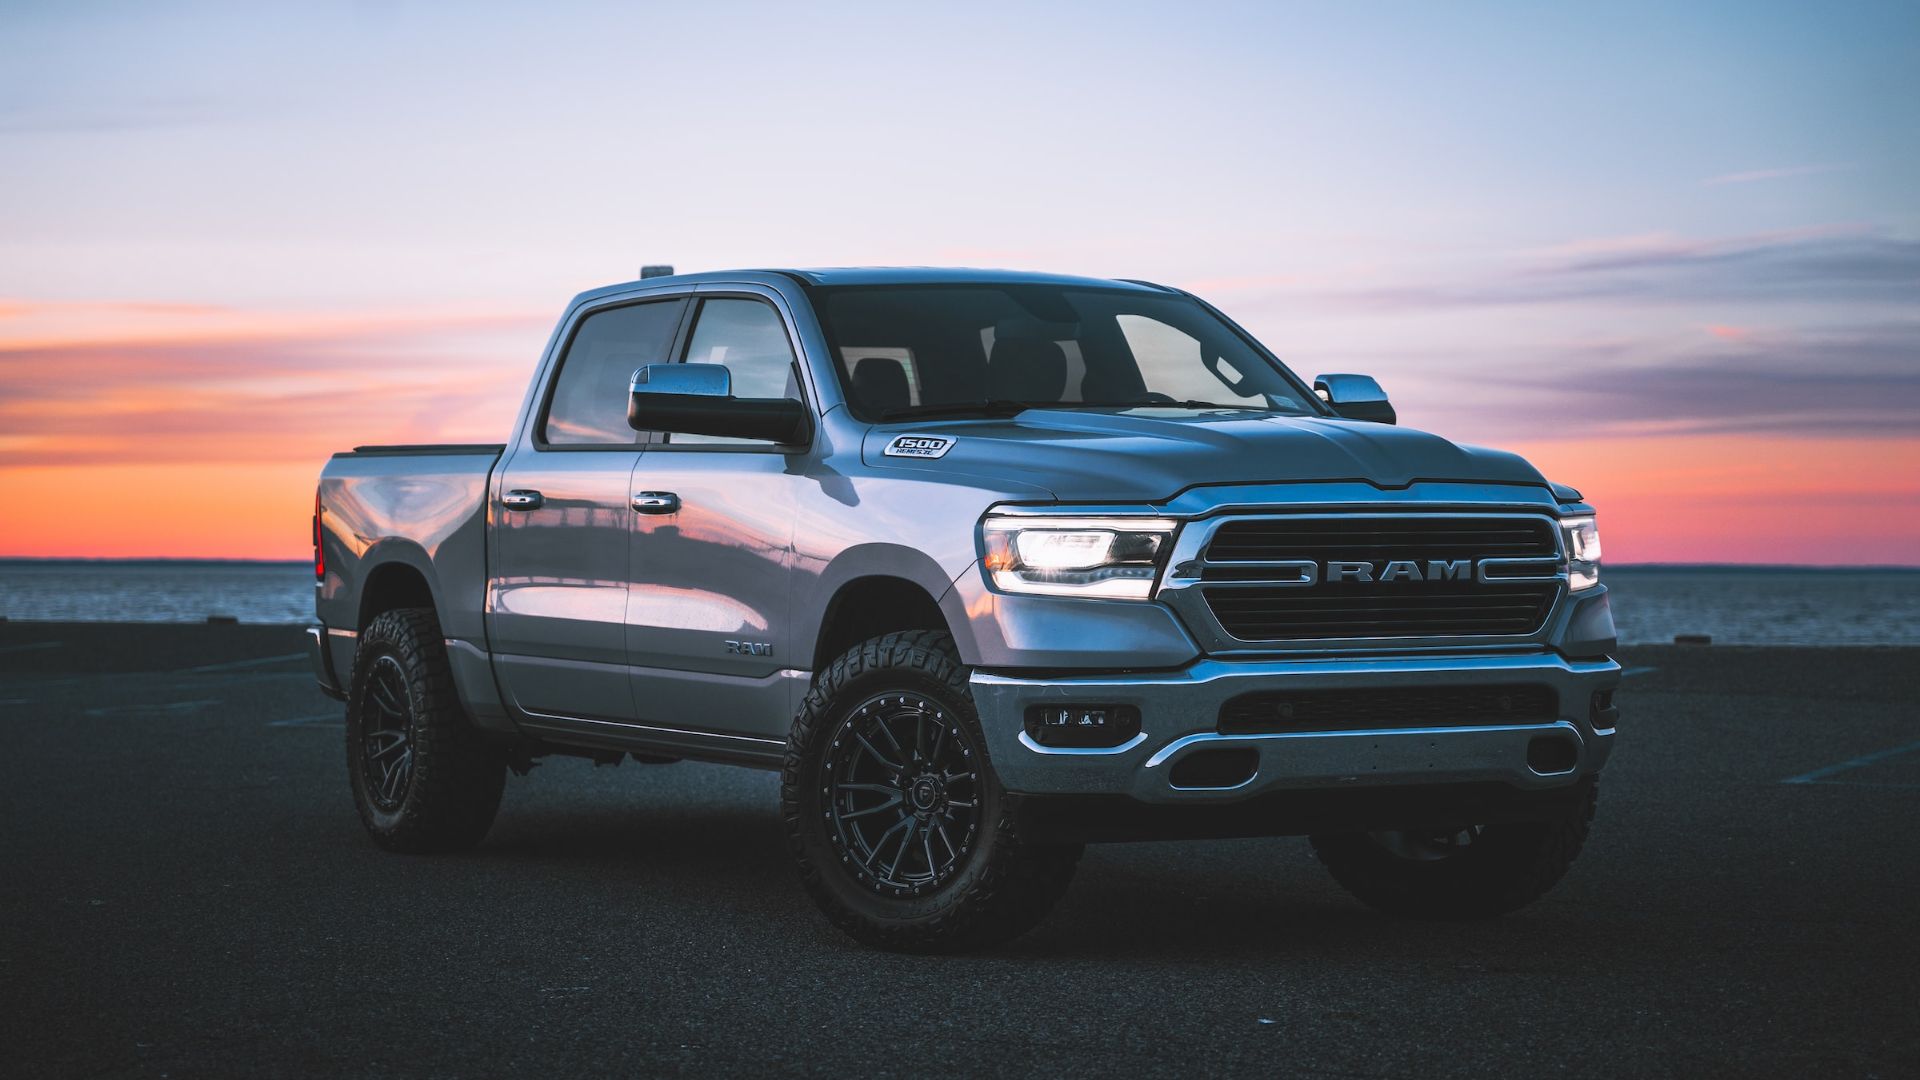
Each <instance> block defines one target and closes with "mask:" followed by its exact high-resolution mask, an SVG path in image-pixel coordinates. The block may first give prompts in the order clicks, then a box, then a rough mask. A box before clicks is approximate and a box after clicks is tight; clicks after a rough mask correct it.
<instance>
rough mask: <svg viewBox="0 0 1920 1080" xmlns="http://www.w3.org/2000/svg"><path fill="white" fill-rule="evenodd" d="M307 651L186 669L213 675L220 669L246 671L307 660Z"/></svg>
mask: <svg viewBox="0 0 1920 1080" xmlns="http://www.w3.org/2000/svg"><path fill="white" fill-rule="evenodd" d="M306 658H307V654H306V653H288V654H287V655H285V656H262V657H260V658H258V659H255V660H235V661H232V662H231V663H226V664H208V665H206V666H204V667H190V668H187V669H186V673H187V674H189V675H211V674H213V673H215V672H220V671H245V670H246V669H247V668H256V667H266V666H267V665H269V664H287V663H292V662H293V661H295V660H305V659H306Z"/></svg>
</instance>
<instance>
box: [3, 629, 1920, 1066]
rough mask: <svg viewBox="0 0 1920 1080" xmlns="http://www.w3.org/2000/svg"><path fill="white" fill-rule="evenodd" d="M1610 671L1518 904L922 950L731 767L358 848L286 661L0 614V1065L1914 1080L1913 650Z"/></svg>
mask: <svg viewBox="0 0 1920 1080" xmlns="http://www.w3.org/2000/svg"><path fill="white" fill-rule="evenodd" d="M1624 661H1625V662H1626V663H1627V664H1629V666H1630V667H1631V668H1633V669H1634V670H1633V671H1632V672H1631V676H1630V678H1629V679H1628V680H1627V684H1626V689H1625V691H1624V692H1623V693H1622V694H1621V695H1620V704H1621V707H1622V709H1623V712H1624V718H1623V721H1622V726H1621V733H1620V735H1619V739H1620V742H1619V744H1618V749H1617V750H1616V752H1615V754H1614V757H1613V763H1612V765H1611V766H1610V767H1609V768H1608V771H1607V773H1606V775H1605V778H1604V781H1603V783H1602V785H1601V793H1600V809H1599V815H1598V817H1597V819H1596V822H1595V827H1594V832H1593V836H1592V839H1591V841H1590V842H1589V844H1588V846H1587V849H1586V852H1585V853H1584V854H1583V855H1582V856H1581V858H1580V860H1579V862H1578V863H1577V864H1576V865H1575V866H1574V868H1573V871H1572V872H1571V873H1570V874H1569V876H1568V877H1567V879H1566V880H1565V881H1564V882H1562V884H1561V885H1560V887H1559V888H1558V889H1556V890H1555V891H1554V892H1553V893H1551V894H1550V895H1549V896H1548V897H1547V898H1546V899H1544V900H1542V901H1541V902H1540V903H1538V904H1536V905H1535V906H1533V907H1531V908H1529V909H1527V910H1525V911H1523V912H1521V913H1518V914H1516V915H1513V916H1509V917H1507V918H1504V919H1499V920H1496V921H1492V922H1485V923H1475V924H1466V925H1458V924H1446V923H1439V924H1436V923H1422V922H1409V921H1398V920H1394V919H1390V918H1386V917H1383V916H1380V915H1376V914H1374V913H1372V912H1370V911H1369V910H1367V909H1365V908H1363V907H1361V906H1360V905H1359V904H1358V903H1356V902H1354V901H1352V900H1351V899H1349V898H1348V897H1347V896H1346V895H1345V894H1344V893H1342V892H1341V891H1340V890H1339V889H1338V888H1337V887H1336V886H1335V885H1334V884H1333V882H1332V880H1331V879H1329V878H1328V877H1327V876H1326V874H1325V873H1324V872H1323V871H1322V870H1321V869H1320V867H1319V866H1318V865H1317V864H1316V863H1315V862H1314V861H1313V860H1312V859H1311V857H1310V855H1309V854H1308V850H1307V846H1306V843H1305V841H1303V840H1297V839H1275V840H1239V841H1227V842H1219V843H1205V844H1162V843H1155V844H1137V845H1109V846H1097V847H1093V848H1090V849H1089V850H1088V853H1087V856H1086V858H1085V859H1084V860H1083V861H1082V863H1081V867H1080V872H1079V876H1078V877H1077V878H1076V880H1075V882H1074V885H1073V888H1072V889H1071V890H1070V891H1069V893H1068V895H1067V897H1066V899H1065V901H1064V902H1063V903H1061V905H1060V906H1059V907H1058V908H1056V909H1055V911H1054V912H1053V914H1052V915H1051V916H1050V917H1049V918H1048V919H1047V921H1046V922H1045V923H1043V924H1042V925H1041V926H1040V928H1039V929H1038V930H1036V931H1035V932H1034V933H1032V934H1030V935H1028V936H1026V937H1024V938H1022V939H1020V940H1019V941H1017V942H1014V943H1013V944H1011V945H1009V946H1006V947H1004V948H1001V949H999V950H997V951H994V952H991V953H987V954H982V955H972V956H960V957H939V958H926V957H908V956H895V955H888V954H884V953H877V952H872V951H869V950H867V949H864V948H862V947H861V946H859V945H856V944H854V943H853V942H852V941H850V940H848V939H846V938H844V937H842V936H841V935H840V934H839V933H838V932H837V931H835V930H833V929H832V928H831V927H830V926H829V925H828V924H827V923H826V921H825V920H824V919H823V918H822V917H821V916H820V915H819V914H818V913H817V912H816V911H815V909H814V908H813V905H812V904H811V903H810V902H809V901H808V899H807V898H806V896H805V895H804V894H803V893H802V891H801V889H800V887H799V885H798V883H797V882H796V881H795V879H794V878H793V876H792V873H791V871H790V870H789V868H788V865H787V859H786V853H785V849H784V847H783V845H782V842H781V835H780V826H779V821H778V817H777V814H776V806H775V802H776V796H777V781H776V778H775V777H774V776H773V775H772V774H770V773H760V772H752V771H747V770H740V769H731V768H725V767H721V766H709V765H700V764H692V763H681V764H675V765H639V764H635V763H632V762H629V763H627V764H625V765H622V766H620V767H618V768H612V767H598V768H596V767H595V766H593V765H592V764H590V763H588V762H585V761H581V760H573V759H549V760H548V761H547V762H545V763H544V764H542V766H541V767H540V768H538V769H536V770H535V771H534V773H533V774H532V775H531V776H529V777H526V778H523V779H515V780H512V781H510V784H509V787H508V789H507V796H506V801H505V804H504V806H503V808H502V810H501V814H500V818H499V821H498V822H497V824H496V825H495V826H494V829H493V832H492V834H491V835H490V836H489V838H488V840H487V841H486V843H485V844H484V845H482V846H481V847H480V849H479V850H477V851H475V852H474V853H472V854H468V855H461V856H453V857H407V856H397V855H390V854H386V853H384V852H381V851H379V850H378V849H376V848H375V847H374V846H373V845H372V844H371V843H370V842H369V841H368V840H367V839H366V837H365V836H364V835H363V833H362V832H361V828H360V824H359V821H358V819H357V818H356V817H355V815H354V812H353V808H352V804H351V801H350V798H349V796H348V792H347V781H346V776H345V766H344V756H343V751H342V747H341V743H342V729H341V726H340V717H339V714H340V706H338V705H337V704H336V703H334V702H333V701H331V700H329V699H327V698H325V697H323V696H321V695H320V694H319V693H318V691H316V690H315V689H314V688H313V686H312V683H311V679H310V676H309V675H308V673H307V670H306V667H305V660H304V657H303V656H302V644H301V639H300V635H299V632H298V631H297V630H288V629H283V628H256V627H244V626H190V627H131V626H101V625H92V626H89V625H72V624H69V625H61V624H37V625H36V624H19V623H14V624H5V625H0V1073H4V1074H5V1075H7V1076H9V1077H40V1076H89V1077H94V1076H104V1077H112V1076H174V1077H188V1076H207V1075H246V1076H281V1075H285V1076H313V1075H346V1076H535V1077H542V1078H550V1077H571V1076H584V1075H597V1074H610V1075H627V1076H644V1075H659V1074H697V1075H740V1074H761V1073H795V1074H830V1075H838V1076H901V1077H917V1078H925V1077H933V1076H942V1075H1011V1076H1024V1075H1059V1076H1080V1075H1086V1076H1114V1075H1127V1076H1135V1075H1153V1074H1165V1075H1184V1076H1201V1075H1227V1074H1247V1075H1259V1076H1283V1075H1284V1076H1310V1077H1311V1076H1341V1077H1352V1076H1486V1075H1519V1076H1548V1075H1551V1076H1594V1077H1619V1076H1639V1075H1685V1076H1710V1075H1726V1076H1754V1075H1802V1076H1804V1075H1821V1076H1828V1075H1831V1076H1883V1077H1896V1076H1913V1075H1916V1074H1920V965H1917V964H1916V961H1920V895H1917V890H1916V886H1920V828H1917V827H1916V826H1917V825H1920V814H1917V813H1916V811H1917V810H1920V716H1917V715H1916V709H1915V705H1914V701H1915V699H1916V691H1920V650H1916V649H1886V650H1876V649H1848V650H1811V649H1735V648H1722V647H1713V646H1709V647H1666V648H1638V649H1633V650H1629V651H1628V653H1627V655H1626V657H1625V658H1624Z"/></svg>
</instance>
